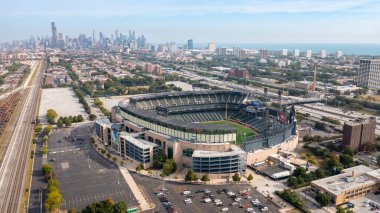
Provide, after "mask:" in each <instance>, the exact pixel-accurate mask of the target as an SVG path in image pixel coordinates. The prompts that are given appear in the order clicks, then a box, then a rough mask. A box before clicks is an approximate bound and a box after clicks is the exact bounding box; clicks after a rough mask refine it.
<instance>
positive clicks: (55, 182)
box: [48, 179, 60, 189]
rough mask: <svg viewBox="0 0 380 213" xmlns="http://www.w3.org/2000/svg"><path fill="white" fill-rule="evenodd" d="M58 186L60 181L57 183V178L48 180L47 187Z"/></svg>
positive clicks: (57, 187)
mask: <svg viewBox="0 0 380 213" xmlns="http://www.w3.org/2000/svg"><path fill="white" fill-rule="evenodd" d="M59 186H60V183H59V180H57V179H50V180H49V181H48V189H49V188H53V187H54V188H56V189H59Z"/></svg>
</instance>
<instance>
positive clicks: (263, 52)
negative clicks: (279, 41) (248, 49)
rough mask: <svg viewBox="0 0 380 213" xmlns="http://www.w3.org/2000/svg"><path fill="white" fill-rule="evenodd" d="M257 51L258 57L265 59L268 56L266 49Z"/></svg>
mask: <svg viewBox="0 0 380 213" xmlns="http://www.w3.org/2000/svg"><path fill="white" fill-rule="evenodd" d="M259 53H260V59H267V57H268V50H266V49H260V50H259Z"/></svg>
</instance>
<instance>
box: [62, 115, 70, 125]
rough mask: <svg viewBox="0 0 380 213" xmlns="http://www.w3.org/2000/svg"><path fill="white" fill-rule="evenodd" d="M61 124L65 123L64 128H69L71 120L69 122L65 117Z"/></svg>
mask: <svg viewBox="0 0 380 213" xmlns="http://www.w3.org/2000/svg"><path fill="white" fill-rule="evenodd" d="M63 123H65V127H69V126H71V120H70V118H67V117H65V118H64V119H63Z"/></svg>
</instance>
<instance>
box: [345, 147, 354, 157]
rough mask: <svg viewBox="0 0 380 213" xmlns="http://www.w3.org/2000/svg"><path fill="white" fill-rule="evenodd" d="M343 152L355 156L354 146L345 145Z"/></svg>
mask: <svg viewBox="0 0 380 213" xmlns="http://www.w3.org/2000/svg"><path fill="white" fill-rule="evenodd" d="M343 154H347V155H350V156H352V157H353V156H354V151H353V150H352V148H351V147H350V146H345V147H344V150H343Z"/></svg>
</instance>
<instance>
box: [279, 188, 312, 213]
mask: <svg viewBox="0 0 380 213" xmlns="http://www.w3.org/2000/svg"><path fill="white" fill-rule="evenodd" d="M276 194H277V195H278V196H280V197H281V198H282V199H284V200H286V201H287V202H289V203H290V204H292V205H293V206H295V207H296V208H298V209H300V210H302V211H303V212H307V213H309V212H310V211H309V210H308V209H307V208H306V207H305V202H304V201H303V200H302V199H301V198H300V197H299V195H298V193H297V192H295V191H293V190H291V189H284V190H283V191H276Z"/></svg>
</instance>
